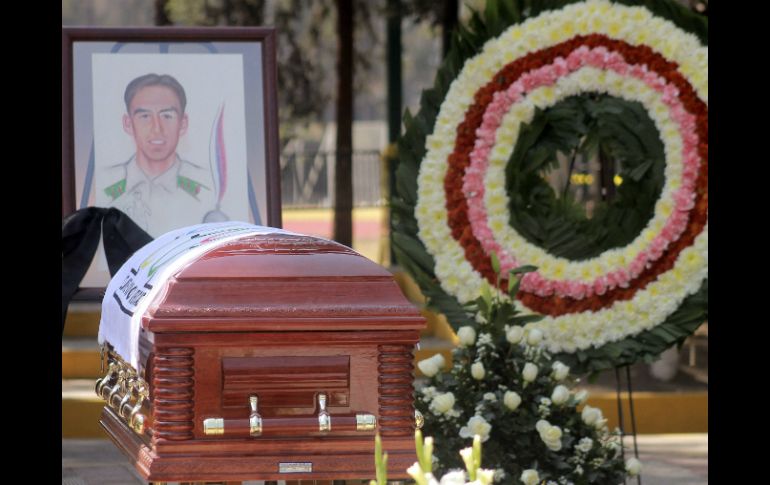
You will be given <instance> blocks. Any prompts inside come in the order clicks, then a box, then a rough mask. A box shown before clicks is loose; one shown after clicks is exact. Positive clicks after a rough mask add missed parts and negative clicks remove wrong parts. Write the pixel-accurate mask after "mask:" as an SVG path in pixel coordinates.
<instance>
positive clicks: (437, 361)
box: [417, 354, 446, 377]
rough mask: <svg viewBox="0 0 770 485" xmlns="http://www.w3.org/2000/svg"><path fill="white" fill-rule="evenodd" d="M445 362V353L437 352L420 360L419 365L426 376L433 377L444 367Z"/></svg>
mask: <svg viewBox="0 0 770 485" xmlns="http://www.w3.org/2000/svg"><path fill="white" fill-rule="evenodd" d="M445 362H446V361H445V360H444V356H443V355H441V354H436V355H434V356H433V357H430V358H427V359H424V360H421V361H420V362H418V363H417V367H418V368H419V369H420V372H422V373H423V375H425V376H426V377H433V376H435V375H436V374H438V373H439V371H440V370H441V369H442V368H443V367H444V363H445Z"/></svg>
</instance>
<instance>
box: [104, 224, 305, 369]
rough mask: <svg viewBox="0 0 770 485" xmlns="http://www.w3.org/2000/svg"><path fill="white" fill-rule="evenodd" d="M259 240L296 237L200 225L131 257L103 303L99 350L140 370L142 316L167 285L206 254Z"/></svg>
mask: <svg viewBox="0 0 770 485" xmlns="http://www.w3.org/2000/svg"><path fill="white" fill-rule="evenodd" d="M259 234H296V233H293V232H289V231H284V230H283V229H276V228H274V227H266V226H255V225H253V224H247V223H245V222H219V223H209V224H198V225H196V226H189V227H184V228H182V229H177V230H174V231H171V232H168V233H166V234H164V235H162V236H160V237H159V238H157V239H155V240H153V241H151V242H150V243H148V244H147V245H146V246H144V247H142V248H141V249H139V250H138V251H137V252H136V253H134V254H133V256H131V257H130V258H129V259H128V261H126V263H125V264H124V265H123V266H121V268H120V270H119V271H118V272H117V274H115V276H114V277H113V278H112V280H111V281H110V284H109V285H108V286H107V291H106V292H105V294H104V300H102V316H101V320H100V321H99V344H104V342H105V341H106V342H109V343H110V345H112V346H113V348H114V351H115V352H116V353H117V354H118V355H120V356H121V358H123V360H125V361H126V362H128V363H129V364H131V365H132V366H133V368H134V369H137V370H139V332H140V328H141V322H142V316H143V315H144V313H145V311H147V308H148V307H149V306H150V304H151V303H152V302H153V300H154V299H155V298H156V297H157V296H158V295H159V293H160V291H161V290H162V289H163V288H164V287H165V286H166V285H165V283H166V280H168V279H169V278H171V277H172V276H173V275H175V274H176V273H178V272H179V271H180V270H182V269H183V268H184V267H185V266H187V265H188V264H189V263H191V262H193V261H195V260H197V259H198V258H200V257H201V256H202V255H203V254H205V253H207V252H208V251H211V250H212V249H215V248H217V247H219V246H221V245H223V244H227V243H228V242H230V241H233V240H236V239H240V238H243V237H246V236H251V235H259Z"/></svg>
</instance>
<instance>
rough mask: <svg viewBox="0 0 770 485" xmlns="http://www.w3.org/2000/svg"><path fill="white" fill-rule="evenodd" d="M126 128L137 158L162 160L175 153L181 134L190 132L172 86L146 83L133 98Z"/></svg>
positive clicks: (124, 121) (126, 119)
mask: <svg viewBox="0 0 770 485" xmlns="http://www.w3.org/2000/svg"><path fill="white" fill-rule="evenodd" d="M123 129H124V130H125V131H126V133H128V134H129V135H131V136H132V137H133V138H134V141H135V142H136V150H137V156H138V157H139V156H143V158H145V159H146V160H147V161H149V162H163V161H166V160H168V159H169V157H172V156H174V154H175V152H176V146H177V144H178V143H179V137H181V136H182V135H184V134H185V133H186V132H187V115H186V114H184V113H182V106H181V104H180V102H179V98H178V97H177V95H176V93H175V92H174V91H173V90H172V89H171V88H168V87H165V86H147V87H144V88H142V89H140V90H139V91H137V93H136V95H135V96H134V98H133V99H132V100H131V103H130V105H129V112H128V113H127V114H125V115H123Z"/></svg>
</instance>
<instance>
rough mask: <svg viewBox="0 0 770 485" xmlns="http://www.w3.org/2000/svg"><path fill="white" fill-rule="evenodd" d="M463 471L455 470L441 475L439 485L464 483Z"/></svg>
mask: <svg viewBox="0 0 770 485" xmlns="http://www.w3.org/2000/svg"><path fill="white" fill-rule="evenodd" d="M465 482H466V480H465V471H463V470H455V471H451V472H449V473H447V474H446V475H444V476H443V477H441V482H440V484H441V485H465Z"/></svg>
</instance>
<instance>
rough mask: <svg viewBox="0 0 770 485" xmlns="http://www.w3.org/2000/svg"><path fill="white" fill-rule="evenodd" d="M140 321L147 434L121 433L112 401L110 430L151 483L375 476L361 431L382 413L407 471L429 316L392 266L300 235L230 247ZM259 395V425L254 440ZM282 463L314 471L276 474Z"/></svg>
mask: <svg viewBox="0 0 770 485" xmlns="http://www.w3.org/2000/svg"><path fill="white" fill-rule="evenodd" d="M142 323H143V328H144V331H143V333H142V337H141V339H140V355H141V358H142V360H143V363H142V366H141V367H142V371H143V372H144V375H145V376H146V378H148V379H149V382H150V384H151V389H150V398H149V399H148V401H149V404H148V407H147V413H148V421H147V422H148V423H149V424H148V426H147V430H146V433H145V435H144V436H142V437H138V436H137V435H136V434H134V433H132V432H130V431H127V430H126V429H125V428H126V425H125V423H124V421H122V420H121V419H120V418H119V417H117V416H116V415H114V413H113V412H112V411H111V410H109V409H108V410H105V412H104V413H103V416H102V425H103V426H104V427H105V429H107V431H108V434H110V436H111V437H112V439H113V440H114V441H115V442H116V443H117V444H118V446H120V447H121V449H123V451H124V452H125V453H126V454H128V455H129V456H131V457H132V459H133V460H135V461H136V463H137V470H138V471H139V472H140V473H141V474H142V475H143V476H144V477H145V478H146V479H148V480H150V481H204V480H247V479H248V480H300V479H302V480H319V479H325V480H326V479H346V478H349V479H368V478H372V477H374V455H373V452H374V434H375V431H358V430H357V429H356V418H355V416H356V414H364V413H366V414H371V415H374V416H375V417H376V419H377V429H378V430H379V432H380V434H381V436H382V438H383V447H384V449H385V450H387V452H388V454H389V457H390V458H389V474H390V476H391V477H393V478H394V479H399V478H406V477H407V475H406V473H405V470H406V468H408V467H409V466H410V465H411V464H412V463H414V461H415V460H416V457H415V454H414V423H415V421H414V406H413V387H412V386H413V371H414V369H413V365H412V360H413V351H414V346H415V344H416V343H417V341H418V339H419V330H420V329H421V328H422V327H423V326H424V319H423V318H422V316H421V315H420V314H419V312H418V310H417V309H416V308H414V307H413V306H412V305H411V304H410V303H408V302H407V301H406V299H405V298H404V297H403V296H402V295H401V293H400V291H399V289H398V286H397V285H396V284H395V282H394V281H393V279H392V277H391V276H390V274H389V273H388V272H387V271H386V270H384V269H383V268H381V267H379V266H377V265H376V264H374V263H372V262H371V261H369V260H367V259H365V258H363V257H362V256H360V255H358V254H357V253H354V252H353V251H352V250H350V249H349V248H346V247H344V246H341V245H338V244H336V243H332V242H329V241H324V240H319V239H315V238H308V237H298V236H281V237H276V236H271V237H267V238H249V239H248V240H239V241H236V242H235V243H232V244H229V245H227V246H225V247H222V248H219V249H216V250H214V251H211V252H209V253H207V254H206V255H204V256H203V257H202V258H201V259H199V260H198V261H195V262H193V263H192V264H190V265H189V266H187V267H186V268H185V269H183V270H181V271H180V272H179V273H177V274H176V275H175V277H173V278H172V279H171V281H169V283H168V286H167V287H166V288H165V289H164V291H162V292H161V296H160V297H159V298H158V299H157V300H156V301H155V302H153V304H152V305H150V309H149V310H148V312H147V313H146V314H145V315H144V317H143V321H142ZM321 393H323V394H326V395H327V397H328V400H327V411H328V413H329V415H330V416H331V423H332V427H331V430H330V431H325V432H322V431H321V430H320V429H319V423H318V412H319V407H318V395H319V394H321ZM251 395H256V396H258V412H259V414H260V416H261V417H262V419H263V423H262V424H263V432H262V434H261V435H260V436H256V437H252V436H250V435H249V422H248V418H249V415H250V412H251V410H250V407H249V399H248V398H249V396H251ZM208 418H222V419H224V422H225V432H224V434H223V435H206V433H205V432H204V427H203V422H204V420H205V419H208ZM129 437H130V439H129ZM282 463H283V464H286V463H309V464H311V465H306V466H307V467H309V468H312V471H310V472H307V471H303V472H300V473H281V472H280V470H281V468H282V467H281V464H282Z"/></svg>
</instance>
